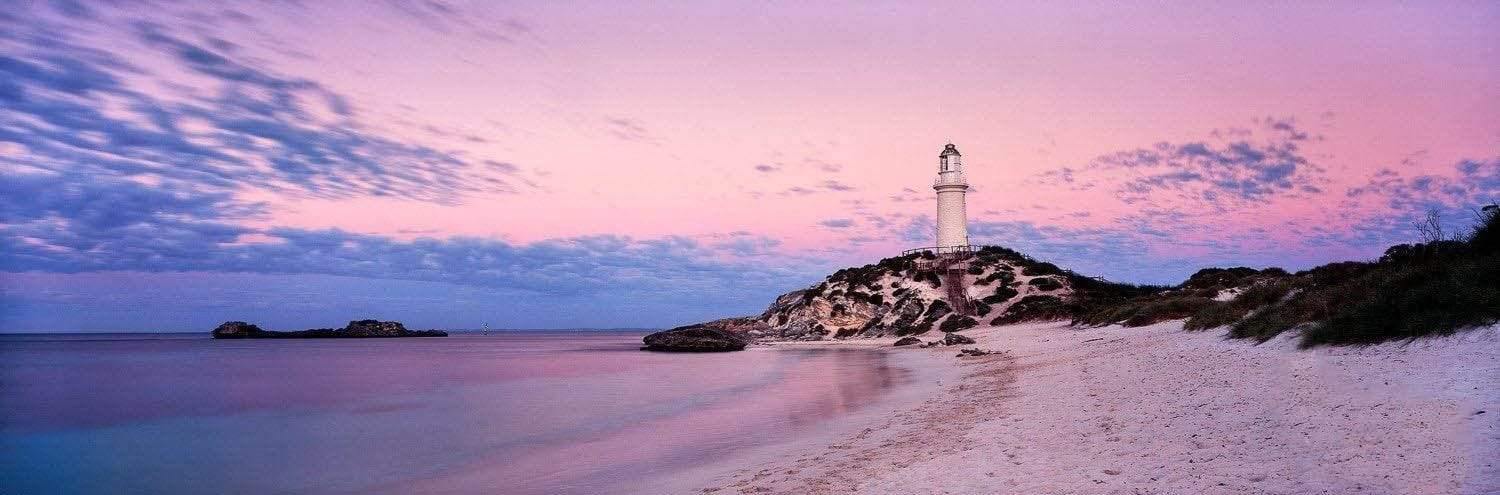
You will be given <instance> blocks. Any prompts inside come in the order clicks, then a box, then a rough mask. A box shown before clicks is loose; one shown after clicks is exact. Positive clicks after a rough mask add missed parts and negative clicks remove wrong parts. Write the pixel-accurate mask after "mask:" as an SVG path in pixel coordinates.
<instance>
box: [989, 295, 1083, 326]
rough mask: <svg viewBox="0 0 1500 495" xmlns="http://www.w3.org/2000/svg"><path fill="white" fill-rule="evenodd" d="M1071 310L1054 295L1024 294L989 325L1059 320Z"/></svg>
mask: <svg viewBox="0 0 1500 495" xmlns="http://www.w3.org/2000/svg"><path fill="white" fill-rule="evenodd" d="M1070 315H1071V310H1070V308H1068V305H1067V303H1065V302H1064V301H1063V300H1062V299H1060V298H1058V297H1056V296H1026V297H1023V298H1021V300H1019V301H1016V303H1015V304H1012V305H1011V306H1010V308H1008V309H1006V310H1005V314H1002V315H1000V317H998V318H995V320H994V321H992V322H990V324H991V325H1009V324H1012V323H1019V322H1023V321H1036V320H1061V319H1065V318H1068V317H1069V316H1070Z"/></svg>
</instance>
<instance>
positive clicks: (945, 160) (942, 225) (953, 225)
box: [932, 143, 969, 253]
mask: <svg viewBox="0 0 1500 495" xmlns="http://www.w3.org/2000/svg"><path fill="white" fill-rule="evenodd" d="M961 158H962V155H960V154H959V153H958V147H957V146H954V145H953V143H948V145H947V146H944V147H943V152H942V153H939V154H938V176H937V180H935V181H933V182H932V189H933V190H935V191H937V248H938V249H937V250H938V253H944V252H955V251H957V252H967V251H968V247H969V215H968V212H967V211H966V207H965V206H964V195H965V194H967V193H968V192H969V181H968V180H966V179H964V166H963V161H962V159H961Z"/></svg>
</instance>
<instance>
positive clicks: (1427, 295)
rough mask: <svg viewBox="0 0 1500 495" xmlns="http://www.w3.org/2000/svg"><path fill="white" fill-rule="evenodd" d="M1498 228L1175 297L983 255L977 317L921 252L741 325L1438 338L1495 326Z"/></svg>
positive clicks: (1330, 340)
mask: <svg viewBox="0 0 1500 495" xmlns="http://www.w3.org/2000/svg"><path fill="white" fill-rule="evenodd" d="M1496 223H1497V219H1496V214H1495V210H1494V209H1490V210H1487V211H1485V212H1483V213H1482V214H1481V215H1480V218H1479V222H1478V223H1477V225H1476V227H1475V228H1473V229H1471V230H1470V231H1468V232H1465V233H1463V234H1461V235H1453V236H1448V237H1444V236H1441V235H1431V234H1429V235H1427V236H1426V237H1425V238H1424V239H1423V240H1422V242H1418V243H1415V244H1401V245H1397V246H1392V247H1391V248H1390V249H1387V250H1386V251H1385V254H1384V256H1382V257H1381V258H1380V259H1378V260H1372V261H1344V262H1336V263H1329V264H1326V265H1323V266H1319V267H1316V268H1312V269H1308V270H1303V271H1300V272H1296V273H1290V272H1287V271H1286V270H1283V269H1281V268H1275V267H1271V268H1263V269H1256V268H1247V267H1232V268H1204V269H1202V270H1199V271H1198V272H1196V273H1194V274H1193V275H1192V276H1190V277H1188V279H1187V280H1185V281H1183V282H1182V283H1180V284H1177V285H1172V286H1163V285H1140V284H1129V283H1120V282H1112V281H1108V280H1104V279H1101V278H1096V277H1089V276H1086V275H1082V274H1079V273H1076V272H1074V271H1072V270H1068V269H1065V268H1062V267H1059V266H1057V265H1055V264H1052V263H1048V262H1045V261H1040V260H1036V259H1034V258H1031V257H1030V256H1027V255H1025V254H1022V253H1020V252H1018V251H1015V250H1012V249H1009V248H1005V247H1000V246H987V247H984V248H981V249H979V250H978V251H976V252H975V253H974V254H973V256H971V257H970V258H969V259H968V260H967V261H966V264H965V265H964V266H963V268H962V269H963V273H962V278H963V280H964V284H965V289H964V290H965V291H966V294H967V297H968V299H969V303H970V307H971V308H972V311H971V312H970V314H968V315H962V314H957V313H956V312H955V311H954V310H953V307H952V305H951V304H950V303H949V302H948V301H947V300H946V299H947V297H949V296H948V294H947V290H946V289H944V288H943V287H942V283H943V282H942V277H938V276H937V275H936V274H935V273H934V272H933V271H923V270H919V269H918V268H917V265H918V264H917V260H918V259H928V260H930V259H933V256H932V255H931V254H930V253H918V254H911V255H907V256H899V257H892V258H886V259H882V260H880V261H879V262H876V263H873V264H869V265H865V266H860V267H851V268H845V269H842V270H839V271H837V272H834V273H833V274H832V275H830V276H829V277H828V278H827V279H825V280H824V281H823V282H821V283H819V284H817V285H814V286H812V287H809V288H807V289H804V290H801V291H794V292H791V293H788V294H785V295H782V296H781V297H779V298H777V300H776V302H774V303H772V304H771V306H770V307H768V308H767V309H766V311H765V312H764V313H762V314H761V315H759V316H755V317H747V318H744V319H742V320H745V321H754V322H756V323H757V324H758V325H761V326H758V327H755V332H756V334H757V335H756V336H755V337H756V338H762V337H763V338H770V339H782V340H818V339H823V338H830V337H831V338H848V337H868V336H882V335H893V336H909V335H920V334H924V333H927V332H931V331H934V330H936V331H940V332H956V331H962V330H964V329H967V328H972V327H974V326H977V325H978V324H979V323H980V322H981V321H984V322H987V323H989V324H991V325H1007V324H1014V323H1021V322H1028V321H1050V320H1066V321H1069V322H1071V323H1072V324H1073V325H1078V326H1104V325H1121V326H1126V327H1138V326H1145V325H1150V324H1153V323H1158V322H1162V321H1169V320H1182V321H1183V328H1185V329H1187V330H1192V331H1196V330H1205V329H1211V328H1221V327H1228V334H1229V335H1230V336H1231V337H1235V338H1244V339H1252V340H1256V341H1265V340H1269V339H1271V338H1274V337H1276V336H1277V335H1280V334H1282V333H1284V332H1286V331H1289V330H1297V331H1299V333H1300V338H1301V344H1302V345H1303V346H1315V345H1324V344H1363V343H1375V342H1382V341H1388V340H1393V339H1403V338H1413V337H1419V336H1423V335H1433V334H1438V335H1441V334H1448V333H1452V332H1455V331H1458V330H1460V329H1463V328H1468V327H1475V326H1482V325H1487V324H1493V323H1495V322H1497V321H1500V248H1497V246H1500V240H1497V238H1500V227H1497V226H1496ZM1427 230H1428V231H1429V232H1432V231H1440V229H1439V228H1436V227H1433V228H1429V229H1427ZM979 318H984V320H980V319H979ZM739 328H740V329H741V330H743V329H745V328H749V327H747V326H744V325H741V326H740V327H739Z"/></svg>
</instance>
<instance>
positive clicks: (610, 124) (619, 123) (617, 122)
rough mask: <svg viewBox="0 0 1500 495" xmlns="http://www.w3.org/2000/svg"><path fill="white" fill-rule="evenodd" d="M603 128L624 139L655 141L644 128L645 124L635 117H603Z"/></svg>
mask: <svg viewBox="0 0 1500 495" xmlns="http://www.w3.org/2000/svg"><path fill="white" fill-rule="evenodd" d="M604 129H605V131H607V132H609V134H610V135H612V136H614V137H617V138H620V139H623V140H626V141H637V142H655V141H656V140H655V139H652V138H651V133H650V132H648V131H647V130H646V126H645V124H642V123H641V121H639V120H636V119H630V118H625V117H605V118H604Z"/></svg>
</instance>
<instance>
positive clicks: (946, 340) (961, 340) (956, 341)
mask: <svg viewBox="0 0 1500 495" xmlns="http://www.w3.org/2000/svg"><path fill="white" fill-rule="evenodd" d="M973 343H975V340H974V339H972V338H970V337H967V336H964V335H959V334H956V333H950V334H947V335H944V336H943V345H967V344H973Z"/></svg>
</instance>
